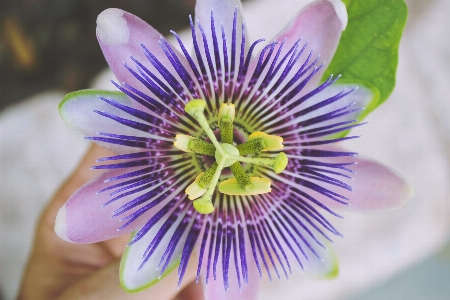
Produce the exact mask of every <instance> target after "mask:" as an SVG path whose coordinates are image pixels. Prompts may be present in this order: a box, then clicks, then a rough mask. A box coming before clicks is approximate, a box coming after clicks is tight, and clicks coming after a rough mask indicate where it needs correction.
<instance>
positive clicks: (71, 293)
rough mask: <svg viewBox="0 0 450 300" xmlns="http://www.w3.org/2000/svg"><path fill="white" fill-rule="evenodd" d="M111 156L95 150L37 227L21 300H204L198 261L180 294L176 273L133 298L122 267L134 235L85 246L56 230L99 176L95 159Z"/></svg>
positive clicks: (48, 208)
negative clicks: (59, 218)
mask: <svg viewBox="0 0 450 300" xmlns="http://www.w3.org/2000/svg"><path fill="white" fill-rule="evenodd" d="M109 155H111V153H110V152H109V151H107V150H105V149H103V148H101V147H99V146H97V145H94V146H92V147H91V149H90V150H89V151H88V153H87V154H86V156H85V157H84V158H83V160H82V161H81V163H80V164H79V165H78V167H77V169H76V170H75V171H74V173H73V174H72V175H71V176H70V177H69V178H68V180H67V181H66V182H65V183H64V184H63V185H62V186H61V187H60V189H59V190H58V191H57V192H56V193H55V195H54V196H53V198H52V199H51V200H50V202H49V203H48V205H47V207H46V208H45V210H44V211H43V213H42V215H41V217H40V220H39V223H38V226H37V229H36V233H35V236H34V244H33V248H32V251H31V254H30V257H29V259H28V263H27V267H26V269H25V273H24V275H23V278H22V284H21V287H20V290H19V295H18V297H17V299H18V300H28V299H48V300H52V299H64V300H69V299H86V300H89V299H112V300H114V299H147V300H148V299H162V300H164V299H177V300H181V299H183V300H189V299H196V300H202V299H203V293H202V288H201V285H200V284H195V281H194V280H195V273H196V270H195V268H196V266H195V264H193V263H190V264H189V266H188V269H187V271H186V274H185V276H184V280H183V284H182V285H181V287H180V290H179V291H178V290H177V289H176V286H177V281H178V278H177V272H176V271H174V272H172V273H170V274H169V275H168V276H166V277H165V278H164V280H163V281H162V282H161V283H159V284H156V285H154V286H152V287H150V288H148V289H146V290H144V291H142V292H139V293H136V294H128V293H126V292H125V291H123V290H122V288H121V287H120V283H119V264H120V257H121V255H122V252H123V249H124V248H125V245H126V244H127V242H128V239H129V236H121V237H118V238H116V239H113V240H108V241H104V242H100V243H95V244H85V245H82V244H73V243H68V242H66V241H64V240H62V239H60V238H58V237H57V236H56V234H55V232H54V230H53V227H54V225H55V218H56V214H57V212H58V210H59V208H60V207H61V206H62V205H63V204H64V203H65V201H66V200H67V199H68V198H69V197H70V195H72V193H73V192H75V190H77V189H78V188H79V187H80V186H81V185H83V184H84V183H86V182H87V181H88V180H90V179H91V178H93V177H95V176H96V175H98V174H99V171H93V170H90V169H89V168H90V167H91V166H92V165H94V164H95V159H97V158H99V157H104V156H109ZM100 172H101V171H100Z"/></svg>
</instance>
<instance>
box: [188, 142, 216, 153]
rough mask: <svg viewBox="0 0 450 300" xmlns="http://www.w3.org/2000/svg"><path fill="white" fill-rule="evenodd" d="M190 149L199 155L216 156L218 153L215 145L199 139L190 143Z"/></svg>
mask: <svg viewBox="0 0 450 300" xmlns="http://www.w3.org/2000/svg"><path fill="white" fill-rule="evenodd" d="M188 147H189V149H190V150H192V151H193V152H195V153H197V154H203V155H209V156H214V154H215V153H216V147H214V145H213V144H211V143H208V142H205V141H203V140H199V139H194V140H191V141H189V145H188Z"/></svg>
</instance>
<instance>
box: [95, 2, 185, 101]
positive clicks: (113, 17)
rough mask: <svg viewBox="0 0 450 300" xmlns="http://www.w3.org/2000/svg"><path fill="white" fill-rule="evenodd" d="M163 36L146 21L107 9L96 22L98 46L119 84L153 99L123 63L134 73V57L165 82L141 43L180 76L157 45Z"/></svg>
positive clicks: (113, 9) (124, 12)
mask: <svg viewBox="0 0 450 300" xmlns="http://www.w3.org/2000/svg"><path fill="white" fill-rule="evenodd" d="M161 36H162V35H161V34H160V33H159V32H158V31H156V30H155V29H154V28H153V27H152V26H150V25H149V24H147V23H146V22H145V21H143V20H141V19H140V18H138V17H136V16H135V15H133V14H130V13H128V12H126V11H123V10H121V9H117V8H109V9H106V10H104V11H103V12H102V13H100V15H99V16H98V18H97V39H98V42H99V44H100V47H101V48H102V51H103V55H104V56H105V58H106V61H107V62H108V64H109V67H110V68H111V70H112V71H113V73H114V75H115V76H116V77H117V79H118V80H119V83H122V82H126V83H127V84H129V85H131V86H133V87H135V88H137V89H139V90H140V91H142V92H145V93H147V94H150V95H152V93H151V92H150V91H148V89H147V88H146V87H145V86H144V85H143V84H142V83H141V82H140V81H139V80H138V79H136V77H134V76H133V74H131V73H130V72H129V71H128V70H127V69H126V68H125V67H124V65H123V62H126V63H127V65H128V66H130V67H131V68H133V69H135V63H134V62H133V61H132V60H131V59H130V58H129V57H130V56H133V57H134V58H135V59H137V60H138V61H139V62H140V63H142V64H143V65H145V66H146V67H147V68H148V69H149V70H150V71H152V72H154V73H155V75H157V76H159V77H160V78H162V77H161V76H160V75H159V73H158V72H157V71H155V68H154V67H153V66H152V65H151V63H150V62H149V60H148V59H147V57H146V56H145V53H144V51H143V49H142V47H141V45H140V43H142V44H144V45H145V46H146V47H147V49H148V50H150V52H152V54H153V55H154V56H156V58H157V59H158V60H159V61H160V62H161V63H162V64H163V65H164V66H165V67H166V68H167V69H168V70H169V71H171V73H172V74H175V76H177V75H176V72H175V70H174V69H173V67H172V65H171V63H170V61H169V60H168V59H167V57H166V55H165V54H164V51H163V50H162V48H161V46H160V45H159V43H158V42H159V40H160V37H161ZM174 51H175V52H176V53H177V55H178V58H179V59H180V61H181V63H182V64H184V65H185V67H186V66H188V63H187V61H186V59H185V58H184V56H182V55H181V54H179V53H178V51H177V50H175V49H174ZM135 71H136V69H135ZM138 73H139V72H138ZM177 78H178V77H177ZM180 81H181V80H180ZM153 96H154V95H153Z"/></svg>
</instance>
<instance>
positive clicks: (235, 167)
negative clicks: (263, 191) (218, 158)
mask: <svg viewBox="0 0 450 300" xmlns="http://www.w3.org/2000/svg"><path fill="white" fill-rule="evenodd" d="M230 169H231V171H232V172H233V176H234V178H236V180H237V182H238V183H239V186H240V187H241V188H242V189H243V190H245V191H249V190H250V189H251V188H252V183H251V181H250V176H248V174H247V173H245V170H244V168H242V166H241V164H240V163H239V162H238V161H237V162H235V163H234V164H232V165H231V166H230Z"/></svg>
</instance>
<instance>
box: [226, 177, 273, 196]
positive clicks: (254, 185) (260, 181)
mask: <svg viewBox="0 0 450 300" xmlns="http://www.w3.org/2000/svg"><path fill="white" fill-rule="evenodd" d="M250 181H251V188H250V189H248V190H244V189H242V188H241V186H240V184H239V182H238V181H237V180H236V178H231V179H227V180H224V181H222V182H221V183H220V185H219V191H220V192H221V193H224V194H227V195H260V194H265V193H270V192H271V191H272V189H271V188H270V185H271V184H272V183H271V182H270V180H269V179H267V178H261V177H250Z"/></svg>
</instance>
